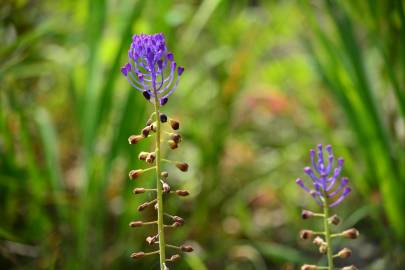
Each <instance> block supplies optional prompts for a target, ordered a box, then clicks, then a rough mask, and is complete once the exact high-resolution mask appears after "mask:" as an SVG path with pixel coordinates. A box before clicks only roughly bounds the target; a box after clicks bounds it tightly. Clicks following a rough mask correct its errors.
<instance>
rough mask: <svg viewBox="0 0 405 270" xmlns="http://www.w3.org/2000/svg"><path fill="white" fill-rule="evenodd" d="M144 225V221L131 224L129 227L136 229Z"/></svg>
mask: <svg viewBox="0 0 405 270" xmlns="http://www.w3.org/2000/svg"><path fill="white" fill-rule="evenodd" d="M142 225H143V222H142V221H132V222H130V223H129V227H132V228H135V227H141V226H142Z"/></svg>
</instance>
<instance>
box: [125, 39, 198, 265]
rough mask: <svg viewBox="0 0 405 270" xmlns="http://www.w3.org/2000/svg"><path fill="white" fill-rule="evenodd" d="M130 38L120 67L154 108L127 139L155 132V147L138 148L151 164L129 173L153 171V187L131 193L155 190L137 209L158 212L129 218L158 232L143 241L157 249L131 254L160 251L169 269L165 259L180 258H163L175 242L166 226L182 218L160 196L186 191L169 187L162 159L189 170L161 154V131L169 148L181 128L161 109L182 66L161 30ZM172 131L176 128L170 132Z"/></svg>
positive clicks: (136, 139) (177, 224) (175, 142)
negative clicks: (167, 209)
mask: <svg viewBox="0 0 405 270" xmlns="http://www.w3.org/2000/svg"><path fill="white" fill-rule="evenodd" d="M132 40H133V42H132V43H131V47H130V49H129V51H128V57H129V62H128V63H127V64H125V65H124V66H123V67H122V68H121V72H122V74H123V75H124V76H125V77H126V79H127V80H128V82H129V83H130V84H131V86H132V87H133V88H135V89H136V90H138V91H140V92H142V94H143V97H144V98H145V99H146V100H147V101H148V102H150V103H151V104H153V108H154V110H153V112H152V114H151V115H150V117H149V119H148V121H147V123H146V126H145V127H144V128H143V129H142V130H141V132H140V134H136V135H132V136H130V137H129V139H128V141H129V143H130V144H137V143H139V142H140V141H142V140H144V139H147V138H150V137H153V136H154V140H155V143H154V145H155V148H154V150H153V151H152V152H144V151H143V152H140V153H139V156H138V158H139V159H140V160H142V161H145V163H147V164H149V165H150V167H149V168H146V169H136V170H132V171H131V172H130V173H129V177H130V179H132V180H135V179H137V178H138V177H140V176H141V175H143V174H144V173H146V172H148V171H155V174H156V188H153V189H147V188H142V187H137V188H135V189H134V190H133V193H134V194H143V193H145V192H153V193H155V194H156V199H154V200H152V201H149V202H145V203H143V204H141V205H140V206H139V207H138V210H139V211H143V210H144V209H146V208H149V207H151V206H154V208H155V210H156V212H157V220H156V221H149V222H143V221H132V222H131V223H130V227H141V226H144V225H154V224H156V225H157V234H156V235H154V236H148V237H147V238H146V242H147V243H148V244H149V245H152V244H158V246H159V249H158V250H155V251H151V252H143V251H141V252H134V253H133V254H132V255H131V257H132V258H134V259H138V258H142V257H145V256H148V255H155V254H159V260H160V264H159V265H160V269H161V270H168V269H169V268H168V266H167V264H166V263H172V262H175V261H176V260H178V259H179V258H180V255H179V254H174V255H172V256H171V257H170V258H166V254H167V250H166V248H167V247H169V248H173V247H176V246H174V245H170V244H168V243H166V237H165V236H166V233H165V228H177V227H180V226H182V225H183V223H184V220H183V219H182V218H180V217H178V216H172V215H168V214H165V212H164V205H163V197H164V196H168V195H170V194H175V195H178V196H181V197H183V196H187V195H189V192H188V191H186V190H176V191H172V190H171V187H170V185H169V183H168V176H169V174H168V173H167V172H166V171H163V169H162V162H163V161H164V162H169V164H172V163H173V164H174V165H175V166H176V167H177V168H178V169H179V170H181V171H183V172H185V171H187V170H188V164H187V163H185V162H178V161H170V160H168V159H166V158H163V157H162V147H163V145H162V139H163V136H164V135H166V136H167V137H168V141H167V143H168V147H169V148H170V149H177V148H178V146H179V144H180V142H181V135H180V134H178V133H177V130H178V129H179V128H180V123H179V121H177V120H175V119H172V118H170V117H168V116H167V115H166V114H164V113H162V109H163V107H164V106H165V105H166V104H167V102H168V98H169V96H170V95H171V94H173V92H174V90H175V89H176V88H177V85H178V83H179V80H180V77H181V75H182V74H183V72H184V68H183V67H181V66H179V67H178V66H177V64H176V62H175V61H174V56H173V54H172V53H171V52H168V51H167V48H166V42H165V38H164V36H163V34H155V35H145V34H140V35H134V36H133V38H132ZM165 124H166V126H169V127H170V128H171V132H168V131H166V130H164V128H163V126H164V125H165ZM173 131H176V132H175V133H173ZM165 216H166V217H169V218H170V219H171V221H172V223H171V224H165V220H164V217H165ZM175 249H176V250H177V251H181V252H191V251H193V248H192V247H191V246H188V245H182V246H180V247H176V248H175Z"/></svg>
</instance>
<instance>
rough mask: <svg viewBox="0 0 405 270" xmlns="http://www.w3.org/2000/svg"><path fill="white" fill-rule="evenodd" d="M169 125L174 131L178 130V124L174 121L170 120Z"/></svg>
mask: <svg viewBox="0 0 405 270" xmlns="http://www.w3.org/2000/svg"><path fill="white" fill-rule="evenodd" d="M169 124H170V126H171V127H172V129H174V130H178V129H179V128H180V123H179V122H178V121H176V120H174V119H170V120H169Z"/></svg>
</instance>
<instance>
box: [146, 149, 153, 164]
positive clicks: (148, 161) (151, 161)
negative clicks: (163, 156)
mask: <svg viewBox="0 0 405 270" xmlns="http://www.w3.org/2000/svg"><path fill="white" fill-rule="evenodd" d="M155 159H156V153H155V152H151V153H149V154H148V155H147V156H146V159H145V161H146V163H149V164H153V162H155Z"/></svg>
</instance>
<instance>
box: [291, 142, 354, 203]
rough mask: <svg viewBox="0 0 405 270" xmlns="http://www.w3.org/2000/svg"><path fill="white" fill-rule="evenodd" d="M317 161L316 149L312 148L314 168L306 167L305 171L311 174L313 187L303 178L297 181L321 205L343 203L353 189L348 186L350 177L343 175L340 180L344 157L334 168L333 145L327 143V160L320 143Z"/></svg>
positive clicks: (311, 154)
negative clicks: (306, 183)
mask: <svg viewBox="0 0 405 270" xmlns="http://www.w3.org/2000/svg"><path fill="white" fill-rule="evenodd" d="M317 148H318V153H317V161H316V157H315V156H316V153H315V150H313V149H311V150H310V152H309V153H310V156H311V161H312V168H311V167H305V168H304V172H305V173H306V174H307V175H309V177H310V178H311V180H312V182H313V188H314V189H310V188H308V187H307V186H306V185H305V184H304V182H303V181H302V179H300V178H298V179H297V180H296V183H297V184H298V185H299V186H300V187H301V188H303V189H304V190H305V191H307V192H308V193H309V194H311V196H312V197H313V198H314V199H315V201H316V202H317V203H318V204H319V205H323V204H324V203H325V202H327V203H328V206H329V207H334V206H336V205H338V204H339V203H341V202H342V201H343V199H344V198H345V197H346V196H347V195H348V194H349V193H350V191H351V189H350V187H348V186H347V185H348V183H349V179H348V178H347V177H342V178H341V179H340V181H339V180H338V178H339V177H340V173H341V171H342V168H343V159H342V158H339V159H338V160H337V167H336V168H335V169H334V170H332V169H333V165H334V156H333V153H332V146H330V145H327V146H326V147H325V148H326V152H327V153H328V161H327V162H325V160H324V157H323V149H322V145H321V144H319V145H318V147H317Z"/></svg>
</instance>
